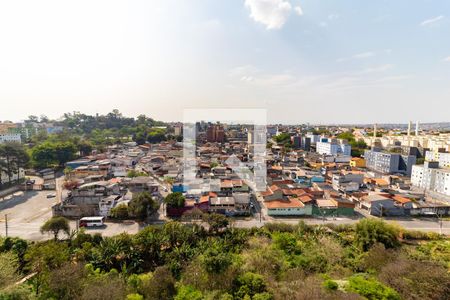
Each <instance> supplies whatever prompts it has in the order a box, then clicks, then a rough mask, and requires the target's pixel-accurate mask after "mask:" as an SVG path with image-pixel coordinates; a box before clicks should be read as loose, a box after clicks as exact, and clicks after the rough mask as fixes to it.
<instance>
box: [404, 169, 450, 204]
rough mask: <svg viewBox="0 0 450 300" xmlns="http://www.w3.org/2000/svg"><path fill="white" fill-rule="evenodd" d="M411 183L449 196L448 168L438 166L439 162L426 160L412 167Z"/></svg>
mask: <svg viewBox="0 0 450 300" xmlns="http://www.w3.org/2000/svg"><path fill="white" fill-rule="evenodd" d="M411 184H412V185H413V186H417V187H420V188H423V189H425V190H430V191H433V192H437V193H440V194H444V195H448V196H450V169H447V168H440V167H439V162H436V161H426V162H425V163H424V164H423V165H415V166H413V168H412V174H411Z"/></svg>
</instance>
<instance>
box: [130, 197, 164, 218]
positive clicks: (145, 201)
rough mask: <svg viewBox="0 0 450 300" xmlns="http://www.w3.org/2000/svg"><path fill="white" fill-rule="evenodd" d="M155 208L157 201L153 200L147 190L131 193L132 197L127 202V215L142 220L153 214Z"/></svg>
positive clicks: (156, 207)
mask: <svg viewBox="0 0 450 300" xmlns="http://www.w3.org/2000/svg"><path fill="white" fill-rule="evenodd" d="M157 209H158V203H156V201H155V200H153V198H152V195H151V194H150V193H149V192H142V193H138V194H136V195H133V198H132V199H131V201H130V203H129V204H128V213H129V215H130V216H132V217H135V218H137V219H139V220H142V221H143V220H145V219H146V218H147V217H148V216H149V215H151V214H153V213H154V212H155V211H156V210H157Z"/></svg>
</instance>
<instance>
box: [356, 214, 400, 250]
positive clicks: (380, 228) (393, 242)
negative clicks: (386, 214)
mask: <svg viewBox="0 0 450 300" xmlns="http://www.w3.org/2000/svg"><path fill="white" fill-rule="evenodd" d="M398 235H399V231H398V229H397V228H395V227H394V226H392V225H389V224H387V223H385V222H384V221H381V220H376V219H363V220H361V221H359V222H358V224H356V231H355V243H356V245H357V246H358V247H359V248H360V249H362V250H363V251H367V250H369V249H370V248H371V247H372V246H373V245H375V244H376V243H381V244H383V245H384V247H385V248H386V249H388V248H395V247H397V246H399V241H398V238H397V237H398Z"/></svg>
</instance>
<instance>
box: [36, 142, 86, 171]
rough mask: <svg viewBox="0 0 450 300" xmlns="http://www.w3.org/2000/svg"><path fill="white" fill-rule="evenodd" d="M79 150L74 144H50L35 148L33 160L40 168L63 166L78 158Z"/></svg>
mask: <svg viewBox="0 0 450 300" xmlns="http://www.w3.org/2000/svg"><path fill="white" fill-rule="evenodd" d="M77 152H78V149H77V148H76V146H75V144H74V143H73V142H49V141H46V142H44V143H42V144H39V145H37V146H35V147H34V148H33V149H32V150H31V158H32V160H33V163H34V165H35V166H36V167H38V168H48V167H52V166H62V165H63V164H65V163H66V162H68V161H70V160H73V159H74V158H75V157H76V153H77Z"/></svg>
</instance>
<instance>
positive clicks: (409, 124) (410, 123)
mask: <svg viewBox="0 0 450 300" xmlns="http://www.w3.org/2000/svg"><path fill="white" fill-rule="evenodd" d="M411 126H412V122H411V121H409V122H408V137H410V136H411Z"/></svg>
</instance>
